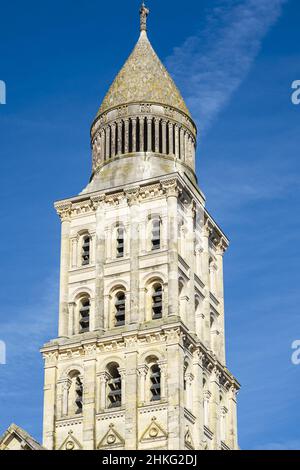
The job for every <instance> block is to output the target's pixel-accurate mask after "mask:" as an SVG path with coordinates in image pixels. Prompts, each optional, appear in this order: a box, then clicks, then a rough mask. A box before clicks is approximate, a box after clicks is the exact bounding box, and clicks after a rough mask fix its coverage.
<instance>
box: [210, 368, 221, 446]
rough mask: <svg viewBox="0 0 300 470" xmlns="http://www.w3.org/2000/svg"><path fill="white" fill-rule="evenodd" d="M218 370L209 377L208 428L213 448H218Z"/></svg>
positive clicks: (215, 369) (219, 443)
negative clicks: (210, 432)
mask: <svg viewBox="0 0 300 470" xmlns="http://www.w3.org/2000/svg"><path fill="white" fill-rule="evenodd" d="M219 379H220V372H219V371H218V370H217V368H214V370H213V371H212V373H211V377H210V390H211V401H210V429H211V431H212V433H213V435H214V436H213V449H220V447H221V440H220V426H219V408H220V382H219Z"/></svg>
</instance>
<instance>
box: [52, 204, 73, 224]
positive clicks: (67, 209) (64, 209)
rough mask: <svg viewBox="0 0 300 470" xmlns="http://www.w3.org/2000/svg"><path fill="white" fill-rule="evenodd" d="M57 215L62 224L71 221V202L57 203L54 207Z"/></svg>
mask: <svg viewBox="0 0 300 470" xmlns="http://www.w3.org/2000/svg"><path fill="white" fill-rule="evenodd" d="M54 207H55V209H56V212H57V214H58V215H59V217H60V220H61V221H62V222H68V221H70V220H71V213H72V203H71V202H58V203H57V204H55V205H54Z"/></svg>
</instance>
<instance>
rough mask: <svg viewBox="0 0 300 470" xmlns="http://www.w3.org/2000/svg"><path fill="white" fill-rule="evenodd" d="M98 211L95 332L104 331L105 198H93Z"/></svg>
mask: <svg viewBox="0 0 300 470" xmlns="http://www.w3.org/2000/svg"><path fill="white" fill-rule="evenodd" d="M92 202H93V205H94V208H95V210H96V260H95V264H96V282H95V323H94V327H95V331H102V332H103V331H104V265H105V225H104V223H103V221H104V218H105V196H104V195H102V196H95V197H93V198H92Z"/></svg>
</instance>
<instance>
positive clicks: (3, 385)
mask: <svg viewBox="0 0 300 470" xmlns="http://www.w3.org/2000/svg"><path fill="white" fill-rule="evenodd" d="M148 3H149V6H150V8H151V10H152V12H151V17H150V19H149V29H150V32H149V36H150V38H151V41H152V44H153V46H154V47H155V49H156V51H157V52H158V54H159V56H160V57H161V59H162V60H163V61H164V62H165V63H167V64H168V67H169V69H170V71H171V72H172V74H173V76H174V77H175V79H176V82H177V83H178V85H179V87H180V88H181V91H182V94H183V95H184V97H185V98H186V100H187V102H188V104H189V106H190V108H191V110H192V113H193V115H194V116H195V119H196V120H197V123H198V126H199V129H200V133H199V147H198V154H197V173H198V177H199V181H200V185H201V188H202V190H203V191H204V192H205V194H206V196H207V205H208V209H209V210H210V212H211V213H212V214H213V215H214V217H215V218H216V220H217V221H218V222H219V223H220V225H221V226H222V228H223V229H224V231H225V233H226V234H227V235H228V236H229V238H230V240H231V248H230V250H229V251H228V253H227V255H226V264H225V284H226V285H225V289H226V290H225V292H226V326H227V361H228V366H229V368H230V369H231V370H232V372H233V373H234V374H235V375H236V376H237V377H238V379H239V380H240V382H241V384H242V390H241V392H240V395H239V436H240V445H241V447H242V448H244V449H268V448H274V449H275V448H276V449H277V448H278V449H285V448H290V449H300V433H299V426H298V423H299V418H300V408H299V384H300V366H298V367H297V366H294V365H292V363H291V354H292V350H291V344H292V342H293V341H294V340H296V339H300V312H299V305H300V294H299V281H300V279H299V260H300V244H299V241H298V238H299V230H300V221H299V203H300V193H299V181H300V180H299V170H300V164H299V147H298V143H297V137H298V136H299V132H300V106H294V105H292V103H291V98H290V96H291V92H292V91H291V84H292V82H293V81H294V80H297V79H298V80H300V51H299V44H300V29H299V25H298V24H297V23H299V16H300V4H299V1H298V0H287V1H283V0H282V1H281V0H226V1H225V0H223V1H219V0H207V1H204V0H203V1H201V2H198V1H197V2H196V1H192V0H185V2H184V4H183V3H182V2H181V1H179V0H173V1H172V2H166V1H165V2H158V1H155V0H151V1H150V0H149V2H148ZM138 7H139V1H127V2H124V1H120V0H115V1H114V2H113V4H110V3H109V2H108V3H107V2H99V1H96V0H89V1H88V2H85V3H82V2H73V1H72V2H71V1H70V0H64V1H60V2H58V1H57V0H52V1H51V2H50V1H47V0H45V1H43V2H40V1H33V0H27V1H26V2H24V1H21V0H15V1H14V2H4V1H3V0H0V8H1V10H0V12H1V15H0V16H1V27H0V58H1V60H0V80H4V81H5V82H6V84H7V104H6V105H5V106H3V105H1V106H0V152H1V153H0V155H1V159H0V165H1V168H0V174H1V185H0V192H1V200H2V208H1V219H2V224H1V226H2V230H1V232H0V237H1V243H0V251H1V255H2V256H1V261H2V262H1V271H0V282H1V290H0V296H1V298H0V300H1V305H2V309H1V332H0V340H4V341H6V343H7V365H6V366H0V432H2V431H4V430H5V428H6V427H7V426H8V425H9V424H10V423H11V422H16V423H17V424H19V425H20V426H22V427H24V428H25V429H26V430H27V431H28V432H30V433H32V434H33V435H34V436H35V437H37V438H39V439H41V429H42V398H43V364H42V360H41V357H40V355H39V352H38V350H39V347H40V346H41V345H42V344H43V343H44V342H45V341H46V340H48V339H49V338H51V337H55V336H56V326H57V315H58V313H57V299H58V266H59V248H60V246H59V244H60V224H59V220H58V218H57V216H56V214H55V212H54V210H53V206H52V203H53V201H55V200H58V199H62V198H65V197H68V196H72V195H74V194H77V193H78V192H79V191H81V189H82V188H83V187H84V186H85V185H86V183H87V181H88V178H89V176H90V168H91V156H90V148H89V127H90V124H91V122H92V120H93V117H94V116H95V114H96V112H97V108H98V107H99V105H100V103H101V100H102V98H103V96H104V94H105V92H106V90H107V88H108V86H109V85H110V82H111V81H112V79H113V78H114V76H115V74H116V73H117V72H118V70H119V68H120V67H121V66H122V64H123V62H124V61H125V59H126V58H127V56H128V54H129V53H130V51H131V49H132V48H133V46H134V44H135V42H136V40H137V36H138V17H137V10H138Z"/></svg>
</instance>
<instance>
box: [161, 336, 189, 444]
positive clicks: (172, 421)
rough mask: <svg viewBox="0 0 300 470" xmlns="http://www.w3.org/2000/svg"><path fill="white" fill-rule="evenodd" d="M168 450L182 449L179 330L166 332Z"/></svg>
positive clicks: (181, 372) (181, 359) (182, 399)
mask: <svg viewBox="0 0 300 470" xmlns="http://www.w3.org/2000/svg"><path fill="white" fill-rule="evenodd" d="M166 348H167V364H168V382H167V386H168V450H178V449H184V434H185V433H184V426H183V423H184V396H183V395H184V386H183V364H184V352H183V348H182V347H181V344H180V332H179V330H178V331H177V330H171V331H168V332H167V343H166Z"/></svg>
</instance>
